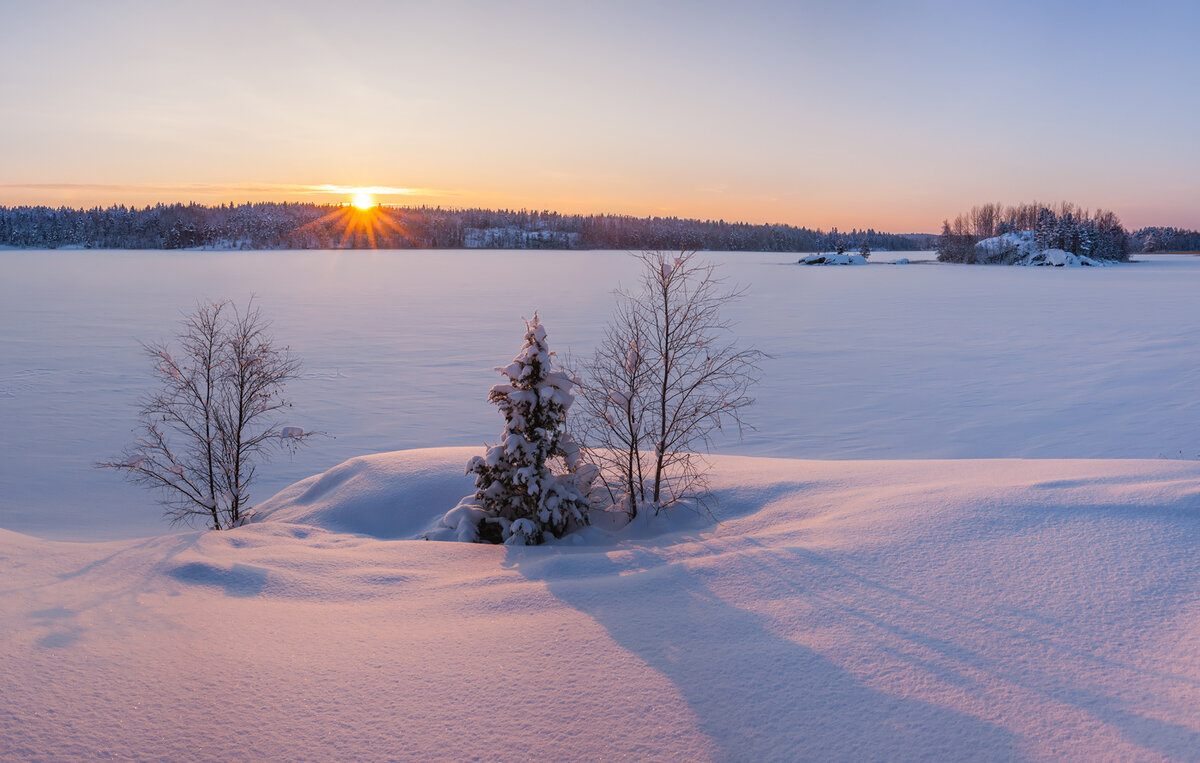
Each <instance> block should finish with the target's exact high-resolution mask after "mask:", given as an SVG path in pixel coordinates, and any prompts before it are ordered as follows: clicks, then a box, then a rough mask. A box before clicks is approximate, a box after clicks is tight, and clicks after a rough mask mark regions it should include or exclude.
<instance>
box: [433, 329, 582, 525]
mask: <svg viewBox="0 0 1200 763" xmlns="http://www.w3.org/2000/svg"><path fill="white" fill-rule="evenodd" d="M553 357H554V355H553V353H551V352H550V349H549V347H548V345H547V344H546V329H545V327H543V326H542V324H541V321H540V320H538V316H537V313H534V315H533V319H532V320H529V321H526V322H525V344H524V345H523V346H522V347H521V351H520V352H519V353H518V354H517V357H516V358H514V359H513V362H512V363H509V364H508V365H507V366H504V367H503V368H499V367H498V368H497V369H496V370H497V371H499V372H500V373H502V374H503V375H504V376H505V377H507V378H508V382H507V383H505V384H497V385H496V386H495V387H492V389H491V391H490V392H489V393H488V400H489V401H491V402H493V403H495V404H496V406H497V407H499V408H500V412H501V413H502V414H504V432H503V433H502V434H501V437H500V442H498V443H496V444H495V445H492V446H490V447H489V448H488V449H487V453H486V454H484V455H483V456H482V457H478V456H477V457H475V458H472V459H471V460H470V462H469V463H468V464H467V473H468V474H474V475H475V486H476V488H477V490H476V491H475V495H474V496H472V497H468V498H467V499H464V500H463V502H461V503H460V504H459V505H458V506H456V507H455V508H454V509H452V510H451V511H450V512H448V513H447V514H446V516H445V517H444V518H443V521H442V523H443V525H445V526H446V528H447V529H452V530H454V531H455V537H457V538H458V539H459V540H464V541H480V542H491V543H506V544H510V545H534V544H537V543H541V542H542V541H543V540H547V539H549V538H557V537H562V536H563V535H564V534H565V533H568V532H571V531H572V530H575V529H577V528H579V527H582V526H583V525H585V524H587V508H588V501H587V494H588V491H589V489H590V487H591V482H592V480H593V479H594V475H595V469H594V468H591V467H588V466H586V465H582V464H581V463H580V457H579V448H578V446H577V445H576V444H575V442H574V441H573V440H572V439H571V437H570V436H569V435H568V434H566V432H565V431H564V430H565V426H566V420H567V411H568V410H569V409H570V407H571V403H573V402H574V399H575V398H574V396H573V395H572V394H571V389H572V388H573V387H574V380H573V379H572V378H571V376H570V375H569V374H568V373H566V372H565V371H556V370H553V369H552V362H553V361H552V358H553ZM555 461H560V462H561V466H562V468H560V469H559V470H557V473H556V470H554V469H552V468H551V463H553V462H555Z"/></svg>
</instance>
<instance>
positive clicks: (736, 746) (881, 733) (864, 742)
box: [506, 547, 1019, 761]
mask: <svg viewBox="0 0 1200 763" xmlns="http://www.w3.org/2000/svg"><path fill="white" fill-rule="evenodd" d="M616 558H619V559H620V561H615V559H616ZM506 566H509V567H511V568H513V569H516V570H517V571H519V572H520V573H521V574H522V575H524V576H525V577H526V578H527V579H529V580H535V581H539V582H541V583H543V584H544V585H545V586H546V587H547V588H548V589H549V590H550V592H552V593H553V594H554V595H555V596H557V597H558V598H559V599H561V600H562V601H563V602H565V603H567V604H568V605H570V606H571V607H573V608H575V609H576V610H578V611H580V612H582V613H584V614H586V615H588V616H589V617H591V618H592V619H593V620H595V622H596V623H598V624H599V625H601V626H602V627H604V628H605V629H606V630H607V631H608V633H609V635H610V636H611V637H612V638H613V639H614V640H615V641H616V642H617V643H618V644H620V645H621V646H622V647H623V648H625V649H627V650H628V651H629V652H631V653H632V654H634V655H636V656H637V657H639V658H640V659H641V660H643V661H644V662H645V663H646V664H647V665H649V666H650V667H651V668H653V669H654V670H656V671H657V672H658V673H660V674H661V675H663V676H665V677H666V678H668V679H669V680H670V681H671V682H672V683H673V684H674V685H675V687H676V688H677V689H678V691H679V693H680V694H681V695H682V697H683V698H684V700H685V701H686V702H687V704H688V706H689V708H690V709H691V711H692V712H693V713H694V714H695V717H696V719H697V721H698V723H699V725H700V726H701V728H703V729H704V731H705V732H706V733H707V734H708V735H709V736H710V737H711V738H712V739H713V740H714V741H715V742H716V743H717V744H718V745H720V746H721V748H722V749H723V751H724V753H725V756H726V757H727V758H728V759H730V760H753V761H764V760H795V759H850V760H904V759H916V758H922V759H928V758H933V759H938V758H953V759H956V760H963V759H971V758H986V759H988V760H1002V759H1007V758H1016V757H1019V753H1018V749H1017V747H1016V739H1015V737H1014V736H1013V735H1012V734H1011V733H1010V732H1009V731H1008V730H1006V729H1003V728H1001V727H999V726H997V725H995V724H992V723H989V722H986V721H983V720H981V719H978V718H975V717H972V716H968V715H964V714H962V713H959V712H956V711H954V710H949V709H946V708H943V707H939V706H937V705H933V704H931V703H928V702H924V701H921V700H914V699H909V698H905V697H901V696H896V695H891V694H886V693H884V692H881V691H879V690H876V689H873V688H871V687H869V686H867V685H865V684H863V683H862V682H861V681H859V680H858V679H856V678H855V677H854V676H852V675H851V674H849V673H848V672H846V671H845V670H843V669H842V668H840V667H838V666H837V665H836V664H834V663H833V662H831V661H830V660H828V659H827V658H825V657H824V656H823V655H821V654H819V653H818V652H816V651H813V650H812V649H809V648H807V647H805V646H802V645H800V644H797V643H795V642H793V641H790V640H788V639H786V638H783V637H781V636H779V635H776V634H774V633H772V632H771V631H770V630H769V629H768V627H767V624H766V622H765V621H764V619H763V618H760V617H759V616H757V615H755V614H753V613H751V612H747V611H745V610H741V609H738V608H736V607H734V606H731V605H730V604H728V603H726V602H724V601H722V600H721V599H720V598H718V597H717V596H715V595H714V594H713V593H712V592H711V591H710V590H708V589H707V588H706V587H705V586H704V585H703V583H702V580H701V577H700V576H699V575H697V574H696V573H694V572H693V571H691V570H689V569H687V568H686V567H684V566H683V565H681V564H670V563H667V562H666V560H664V559H663V558H662V557H660V556H658V555H657V554H656V553H655V552H654V551H653V550H651V549H647V548H640V547H633V548H631V547H622V548H621V549H619V551H615V552H614V553H604V552H603V551H595V550H590V551H583V550H571V549H562V548H552V549H547V548H533V549H522V548H510V549H509V550H508V552H507V556H506Z"/></svg>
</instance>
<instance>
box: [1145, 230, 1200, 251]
mask: <svg viewBox="0 0 1200 763" xmlns="http://www.w3.org/2000/svg"><path fill="white" fill-rule="evenodd" d="M1132 235H1133V240H1134V242H1135V247H1134V248H1135V249H1136V250H1137V251H1139V252H1200V231H1194V230H1184V229H1183V228H1157V227H1156V228H1140V229H1138V230H1136V231H1134V232H1133V234H1132Z"/></svg>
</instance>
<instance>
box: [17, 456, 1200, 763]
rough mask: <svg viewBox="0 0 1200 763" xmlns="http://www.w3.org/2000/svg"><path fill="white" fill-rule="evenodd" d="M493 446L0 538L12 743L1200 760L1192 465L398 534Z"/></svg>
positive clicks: (441, 507) (428, 516)
mask: <svg viewBox="0 0 1200 763" xmlns="http://www.w3.org/2000/svg"><path fill="white" fill-rule="evenodd" d="M476 452H477V449H473V448H443V449H432V450H418V451H401V452H397V453H390V454H380V455H376V456H370V457H365V458H359V459H353V460H351V461H349V462H347V463H345V464H342V465H341V466H338V467H336V468H334V469H331V470H330V471H328V472H326V473H324V474H322V475H317V476H315V477H311V478H309V479H307V480H304V481H302V482H300V483H298V484H296V485H294V486H292V487H290V488H288V489H286V490H284V491H283V492H282V493H280V494H279V495H278V496H276V497H275V498H273V499H271V500H270V501H268V502H267V503H266V504H264V506H263V512H262V516H261V518H260V521H258V522H257V523H255V524H252V525H249V526H247V527H243V528H240V529H237V530H234V531H230V532H226V533H202V532H187V533H180V534H174V535H168V536H163V537H155V538H149V539H143V540H137V541H113V542H100V543H62V542H52V541H44V540H39V539H35V538H32V537H29V536H24V535H19V534H16V533H11V532H5V531H0V570H2V572H0V643H2V644H3V645H4V648H3V649H2V650H0V759H4V760H10V759H22V758H40V759H47V760H50V759H62V758H66V757H88V758H95V757H116V758H123V757H145V758H169V759H187V758H196V757H205V758H229V759H234V758H236V759H246V758H272V759H331V758H336V759H382V758H392V759H451V760H464V759H473V758H476V759H487V760H527V759H542V760H564V759H598V758H604V759H618V760H667V759H674V760H678V759H686V760H705V759H713V760H753V761H762V760H796V759H838V760H903V759H914V758H926V759H929V758H932V759H971V758H978V759H987V760H1004V759H1028V758H1037V759H1062V758H1074V759H1080V758H1091V759H1096V758H1105V759H1112V758H1131V759H1147V760H1153V759H1161V758H1164V757H1165V758H1179V759H1195V758H1196V756H1197V750H1200V648H1198V647H1200V574H1198V573H1200V555H1197V554H1196V552H1195V550H1196V548H1197V547H1200V522H1198V521H1197V520H1198V519H1200V463H1197V462H1194V461H1192V462H1189V461H1166V460H1158V461H1130V460H1124V461H1101V460H1089V461H1068V460H1060V461H1053V460H1038V461H1028V460H961V461H800V460H785V459H762V458H739V457H716V458H714V459H713V463H714V467H715V471H714V477H715V479H714V488H715V490H716V493H717V495H718V497H719V501H720V508H719V518H720V520H721V521H720V522H719V523H712V522H710V521H700V520H697V519H696V518H694V517H681V518H680V519H679V521H678V522H677V523H676V524H674V525H667V526H662V525H660V526H658V527H643V528H641V529H640V531H639V532H638V533H630V534H624V535H622V534H615V535H610V534H607V533H605V532H603V531H600V530H592V531H591V532H590V533H589V534H588V536H587V537H586V538H585V541H586V542H585V543H584V544H583V545H571V544H561V545H555V546H549V547H535V548H504V547H488V546H479V545H472V544H460V543H437V542H426V541H414V540H403V538H406V537H412V536H414V535H416V534H419V533H420V532H421V530H422V529H423V528H424V527H425V526H426V525H427V524H428V523H429V522H430V521H432V520H434V519H435V518H436V517H437V516H438V515H439V514H440V513H442V512H444V511H445V510H446V509H447V508H449V507H450V506H452V505H453V504H454V502H456V501H457V499H458V498H459V497H461V496H462V495H463V494H465V493H466V492H467V491H468V490H469V489H470V480H469V478H467V477H465V476H464V475H463V473H462V472H463V468H464V464H465V463H466V461H467V459H468V457H469V456H471V455H473V454H475V453H476Z"/></svg>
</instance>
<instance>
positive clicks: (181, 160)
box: [0, 2, 1200, 231]
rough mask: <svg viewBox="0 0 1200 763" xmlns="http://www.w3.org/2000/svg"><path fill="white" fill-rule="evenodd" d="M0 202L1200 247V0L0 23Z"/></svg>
mask: <svg viewBox="0 0 1200 763" xmlns="http://www.w3.org/2000/svg"><path fill="white" fill-rule="evenodd" d="M3 17H4V20H5V23H4V24H3V25H2V26H0V71H2V72H3V74H0V102H3V103H5V104H6V107H5V115H6V118H4V119H0V146H2V148H0V203H7V204H16V203H51V204H57V203H68V204H76V205H78V204H88V205H90V204H95V203H112V202H131V203H146V202H150V201H155V200H162V201H177V200H179V201H187V200H196V201H203V202H215V201H232V200H238V201H241V200H245V199H260V198H289V199H312V200H321V201H324V200H335V199H338V200H340V196H339V195H338V194H337V192H328V191H327V190H326V191H323V190H322V187H325V186H336V187H339V188H340V187H353V186H379V187H384V188H389V189H393V190H394V191H395V192H394V193H392V194H390V195H385V196H384V197H383V200H385V201H393V202H397V203H404V202H407V203H432V204H442V205H449V206H466V205H482V206H506V207H534V208H554V209H559V210H562V211H612V212H625V213H632V214H677V215H686V216H698V217H724V218H726V219H744V220H750V221H755V222H761V221H780V222H790V223H796V224H805V225H812V226H820V227H829V226H832V225H836V226H839V227H843V228H849V227H852V226H860V227H866V226H873V227H876V228H882V229H889V230H895V231H909V230H927V231H931V230H935V229H936V228H937V227H938V225H939V223H940V221H941V219H942V218H944V217H948V216H954V215H955V214H957V213H958V212H960V211H963V210H965V209H966V208H968V207H970V206H972V205H974V204H977V203H981V202H984V201H1002V202H1017V201H1022V200H1032V199H1041V200H1046V201H1057V200H1061V199H1068V200H1071V201H1074V202H1076V203H1079V204H1081V205H1083V206H1087V207H1092V208H1095V207H1108V208H1112V209H1114V210H1115V211H1117V213H1118V214H1120V215H1121V216H1122V218H1123V219H1124V220H1125V221H1126V222H1127V223H1129V224H1131V225H1134V226H1138V225H1145V224H1173V225H1183V226H1189V227H1200V210H1197V207H1196V204H1195V200H1196V199H1198V198H1200V154H1198V152H1197V148H1196V143H1195V140H1194V139H1193V137H1192V133H1193V132H1194V129H1195V127H1194V126H1195V125H1196V124H1197V122H1198V120H1197V117H1198V116H1200V114H1198V113H1197V112H1198V111H1200V105H1197V99H1196V93H1197V92H1198V90H1200V88H1198V87H1197V85H1198V84H1200V82H1198V77H1200V52H1198V49H1197V46H1196V45H1195V43H1194V40H1193V37H1194V35H1195V30H1196V29H1197V26H1198V24H1197V22H1200V3H1195V2H1192V3H1183V2H1160V3H1153V2H1151V3H1145V4H1141V5H1138V4H1133V3H1113V2H1100V3H1096V2H1093V3H1082V2H1049V3H1032V2H1008V3H983V2H980V3H967V2H960V3H949V2H923V3H884V2H841V3H832V2H830V3H803V2H798V3H738V4H734V3H703V2H699V3H595V2H593V3H572V2H556V3H548V2H547V3H510V4H504V5H501V4H495V3H453V2H449V3H420V4H417V3H403V2H397V3H338V4H333V3H307V2H289V3H282V2H279V3H270V2H259V3H256V2H239V3H233V2H228V3H227V2H190V3H189V2H179V3H161V2H157V3H151V2H106V3H70V2H41V3H16V2H6V3H5V5H4V9H3Z"/></svg>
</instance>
